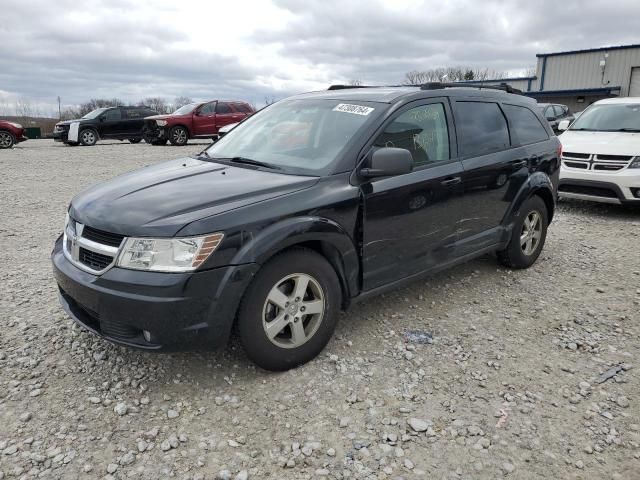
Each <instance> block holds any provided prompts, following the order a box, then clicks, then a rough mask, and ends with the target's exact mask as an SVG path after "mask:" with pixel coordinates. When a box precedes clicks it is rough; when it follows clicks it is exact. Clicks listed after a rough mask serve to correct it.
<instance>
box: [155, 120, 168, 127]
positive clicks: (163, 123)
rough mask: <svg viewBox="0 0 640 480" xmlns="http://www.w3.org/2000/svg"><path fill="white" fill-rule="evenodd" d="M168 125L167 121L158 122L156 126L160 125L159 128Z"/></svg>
mask: <svg viewBox="0 0 640 480" xmlns="http://www.w3.org/2000/svg"><path fill="white" fill-rule="evenodd" d="M166 124H167V121H166V120H156V125H158V126H159V127H164V126H165V125H166Z"/></svg>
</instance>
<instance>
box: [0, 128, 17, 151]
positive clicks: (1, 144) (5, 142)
mask: <svg viewBox="0 0 640 480" xmlns="http://www.w3.org/2000/svg"><path fill="white" fill-rule="evenodd" d="M15 143H16V137H14V136H13V134H12V133H11V132H7V131H4V130H2V131H0V148H11V147H13V145H14V144H15Z"/></svg>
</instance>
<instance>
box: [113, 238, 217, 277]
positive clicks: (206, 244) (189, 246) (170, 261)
mask: <svg viewBox="0 0 640 480" xmlns="http://www.w3.org/2000/svg"><path fill="white" fill-rule="evenodd" d="M223 237H224V234H223V233H212V234H210V235H204V236H202V237H191V238H127V240H126V241H125V243H124V247H122V252H121V253H120V255H119V257H118V266H119V267H123V268H132V269H134V270H149V271H153V272H189V271H192V270H195V269H196V268H198V267H199V266H200V265H202V264H203V263H204V261H205V260H206V259H207V258H209V255H211V254H212V253H213V252H214V251H215V249H216V248H218V245H220V242H222V239H223Z"/></svg>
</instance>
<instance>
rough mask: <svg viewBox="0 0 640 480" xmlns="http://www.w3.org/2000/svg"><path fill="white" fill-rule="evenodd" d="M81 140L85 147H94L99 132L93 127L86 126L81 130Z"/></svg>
mask: <svg viewBox="0 0 640 480" xmlns="http://www.w3.org/2000/svg"><path fill="white" fill-rule="evenodd" d="M79 140H80V143H81V144H82V145H84V146H85V147H92V146H94V145H95V144H96V142H97V141H98V134H97V133H96V131H95V130H93V129H91V128H85V129H84V130H82V131H81V132H80V135H79Z"/></svg>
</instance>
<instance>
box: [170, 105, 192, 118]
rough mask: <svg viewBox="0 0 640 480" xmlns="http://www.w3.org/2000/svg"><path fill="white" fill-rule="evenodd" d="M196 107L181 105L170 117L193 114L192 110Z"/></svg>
mask: <svg viewBox="0 0 640 480" xmlns="http://www.w3.org/2000/svg"><path fill="white" fill-rule="evenodd" d="M197 106H198V104H197V103H188V104H187V105H183V106H182V107H180V108H179V109H177V110H176V111H175V112H173V113H172V114H171V115H186V114H187V113H191V112H193V109H194V108H196V107H197Z"/></svg>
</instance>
